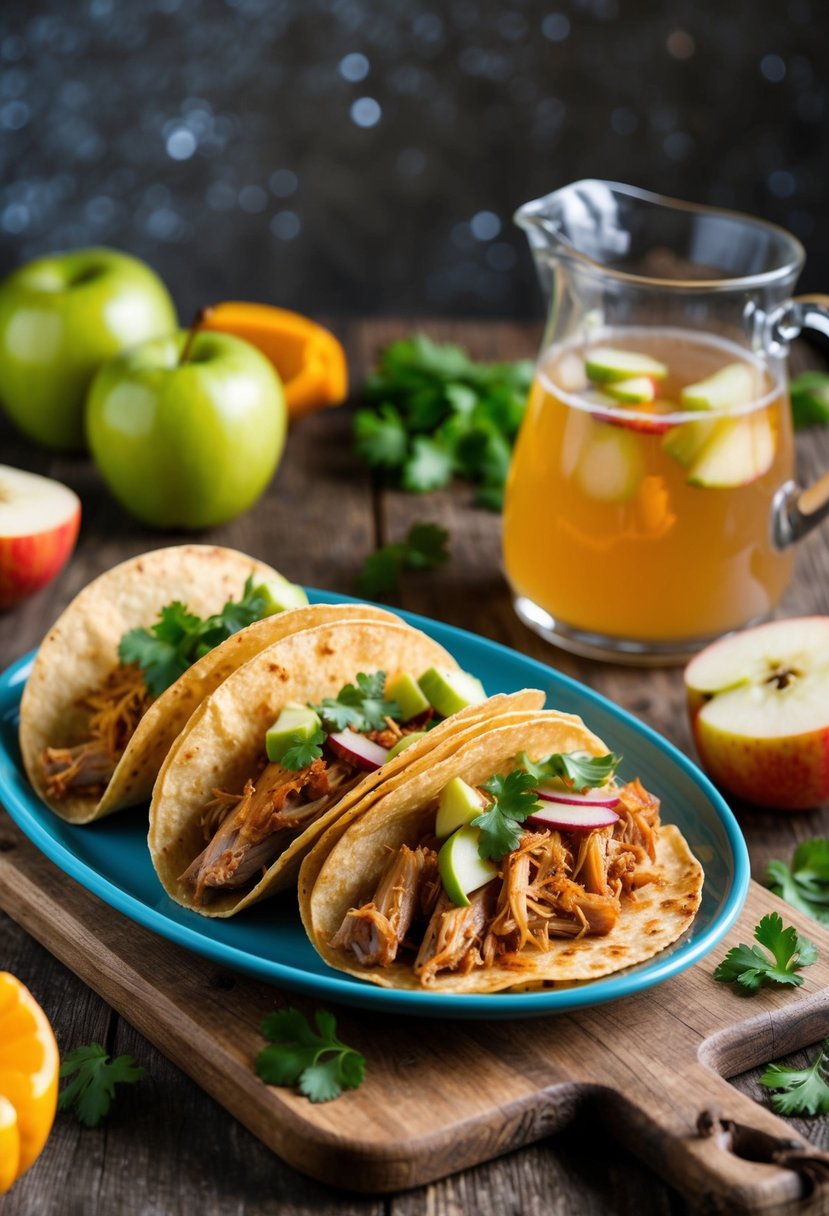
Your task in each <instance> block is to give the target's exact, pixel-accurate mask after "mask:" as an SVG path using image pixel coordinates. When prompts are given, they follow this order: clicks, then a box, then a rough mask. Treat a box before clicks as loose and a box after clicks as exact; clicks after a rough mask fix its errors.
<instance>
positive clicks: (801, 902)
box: [766, 836, 829, 925]
mask: <svg viewBox="0 0 829 1216" xmlns="http://www.w3.org/2000/svg"><path fill="white" fill-rule="evenodd" d="M766 881H767V882H768V884H769V886H770V887H771V889H772V891H773V892H774V894H775V895H779V896H780V897H781V899H785V901H786V903H787V904H791V905H792V907H793V908H797V909H798V911H800V912H805V913H806V915H807V916H813V917H814V918H815V920H817V921H820V923H821V924H822V925H829V840H827V839H826V838H825V837H822V836H816V837H814V838H813V839H811V840H803V841H801V843H800V844H799V845H798V846H797V848H796V849H795V851H794V855H793V856H792V861H791V866H790V867H789V866H787V865H786V863H785V862H784V861H777V860H775V861H770V862H769V864H768V868H767V870H766Z"/></svg>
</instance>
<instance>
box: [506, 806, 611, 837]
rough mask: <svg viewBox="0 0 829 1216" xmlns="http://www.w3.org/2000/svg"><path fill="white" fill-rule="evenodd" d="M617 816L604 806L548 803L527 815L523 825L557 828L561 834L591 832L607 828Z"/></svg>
mask: <svg viewBox="0 0 829 1216" xmlns="http://www.w3.org/2000/svg"><path fill="white" fill-rule="evenodd" d="M618 818H619V816H618V815H617V814H616V812H615V811H613V810H610V809H609V807H606V806H591V807H583V806H564V805H563V803H556V804H555V805H554V804H553V803H549V804H548V805H545V806H544V807H543V808H542V809H541V810H538V811H533V813H532V814H531V815H528V816H527V818H526V820H525V823H528V824H532V826H533V827H537V828H559V829H560V830H561V831H563V832H592V831H594V830H595V829H596V828H609V827H610V826H611V824H614V823H615V822H616V820H617V819H618Z"/></svg>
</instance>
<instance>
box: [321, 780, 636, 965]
mask: <svg viewBox="0 0 829 1216" xmlns="http://www.w3.org/2000/svg"><path fill="white" fill-rule="evenodd" d="M619 794H620V799H621V800H620V803H619V806H618V808H617V809H618V811H619V819H618V820H617V821H616V823H615V824H614V825H613V826H612V828H611V827H607V828H601V829H596V830H595V831H592V832H586V833H585V832H560V831H554V830H542V831H529V830H528V831H525V832H523V833H522V836H521V840H520V842H519V844H518V847H517V848H515V849H514V850H513V851H512V852H511V853H508V854H507V855H506V856H505V857H504V858H502V860H501V863H500V870H499V874H498V877H497V878H494V879H492V881H491V882H489V883H487V884H486V885H485V886H483V887H480V888H479V889H478V890H477V891H475V892H474V893H472V894H471V895H470V897H469V899H470V902H469V906H468V907H457V906H456V905H455V904H454V903H452V901H451V900H450V898H449V896H448V895H447V894H446V893H445V892H444V891H443V890H442V888H440V885H439V880H437V881H435V879H434V875H435V874H436V869H437V867H436V860H435V862H434V866H433V863H432V862H431V861H426V860H423V861H420V860H419V858H420V857H421V856H422V857H423V858H424V859H425V858H426V857H427V855H428V857H429V858H435V856H436V855H435V854H434V852H433V850H431V849H429V848H426V847H425V846H424V845H423V844H421V845H420V846H419V847H418V848H417V849H415V850H412V849H410V848H408V847H407V846H406V845H402V846H401V847H400V849H399V850H397V852H395V853H394V854H393V856H392V858H391V860H390V861H389V864H388V866H387V868H386V870H385V872H384V874H383V877H382V879H381V881H380V884H379V885H378V887H377V890H376V892H375V894H374V898H373V899H372V900H371V901H370V902H369V903H367V904H364V905H362V906H361V907H359V908H352V909H351V910H350V911H349V912H348V913H347V914H346V917H345V919H344V921H343V923H342V925H341V926H340V928H339V929H338V931H337V933H336V934H335V935H334V937H333V938H332V939H331V942H330V945H331V946H332V947H333V948H335V949H342V950H344V951H347V952H350V953H352V954H353V955H354V957H355V958H356V959H357V960H358V961H359V962H361V963H363V964H368V965H377V966H388V965H389V964H390V963H391V962H393V961H394V959H395V958H396V957H397V955H398V953H399V951H400V949H401V948H402V949H407V950H410V951H414V954H415V957H414V963H413V967H414V972H415V975H417V976H418V978H419V979H420V982H421V984H423V985H424V986H426V987H428V986H430V985H433V984H434V982H435V979H436V977H437V975H438V974H439V973H440V972H454V973H456V974H466V973H467V972H469V971H471V970H473V969H474V968H476V967H482V968H487V967H493V966H496V965H500V966H508V967H513V968H516V969H520V968H521V967H522V966H526V965H528V964H529V963H530V961H531V960H532V958H533V956H534V955H535V954H536V953H537V952H543V951H546V950H549V949H550V948H551V946H552V944H553V941H554V940H555V939H556V938H574V939H575V938H579V937H582V936H586V935H595V936H604V935H605V934H608V933H610V932H611V930H612V929H613V928H614V926H615V925H616V922H617V920H618V918H619V915H620V912H621V908H622V899H623V898H629V899H634V898H635V891H636V889H637V888H638V887H640V886H642V885H644V884H645V883H647V882H651V881H653V879H654V878H655V873H654V871H653V870H652V868H651V864H650V863H652V862H653V861H654V859H655V846H656V833H657V831H658V828H659V801H658V799H656V798H654V797H652V796H651V795H650V794H648V793H647V792H646V790H644V789H643V787H642V785H641V784H640V783H639V781H638V780H637V781H633V782H631V783H630V784H629V785H626V786H624V787H623V788H622V789H621V790H620V791H619ZM430 883H431V886H430V885H429V884H430ZM427 889H428V890H429V892H430V898H429V901H427V902H426V903H424V902H423V897H424V894H425V893H426V891H427ZM438 892H439V894H438ZM395 916H397V917H398V919H397V920H394V917H395ZM418 925H420V926H421V927H422V926H424V925H425V928H422V933H421V936H420V940H419V944H418V942H417V940H415V932H414V931H415V929H416V928H417V927H418Z"/></svg>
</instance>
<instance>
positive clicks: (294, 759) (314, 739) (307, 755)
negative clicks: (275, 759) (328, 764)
mask: <svg viewBox="0 0 829 1216" xmlns="http://www.w3.org/2000/svg"><path fill="white" fill-rule="evenodd" d="M324 742H325V731H324V730H322V729H321V728H317V730H315V731H314V733H313V735H311V736H310V737H309V738H308V739H300V740H299V742H298V743H294V744H293V746H292V747H289V748H288V750H287V751H286V752H285V754H284V755H283V757H282V759H281V760H280V762H279V763H280V764H281V765H282V767H283V768H289V769H291V770H292V771H295V770H296V769H300V768H307V767H308V765H309V764H312V763H313V761H314V760H319V758H320V756H321V755H322V745H323V743H324Z"/></svg>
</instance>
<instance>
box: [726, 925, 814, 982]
mask: <svg viewBox="0 0 829 1216" xmlns="http://www.w3.org/2000/svg"><path fill="white" fill-rule="evenodd" d="M754 940H755V941H757V942H759V946H746V945H744V944H742V943H741V944H740V945H739V946H733V947H732V948H731V950H729V951H728V954H726V956H725V958H724V959H723V960H722V962H721V963H720V964H719V966H718V967H717V968H716V970H715V971H714V979H715V980H719V981H720V982H721V983H723V984H731V983H733V982H734V981H736V982H737V983H738V984H739V985H740V986H741V987H743V988H745V989H746V991H748V992H758V991H759V989H760V988H761V987H762V986H763V984H765V983H768V982H771V983H774V984H786V985H791V986H792V987H795V988H798V987H800V985H801V984H802V983H803V976H802V975H798V974H797V973H798V971H800V970H801V969H802V968H803V967H809V966H811V964H812V963H813V962H815V960H816V959H817V946H815V944H814V942H810V941H808V940H807V939H806V938H805V937H801V936H800V935H799V933H798V932H797V930H796V929H795V928H794V926H793V925H788V926H786V927H785V928H784V926H783V920H782V917H781V916H780V915H779V914H778V913H777V912H769V913H767V915H766V916H764V917H763V918H762V920H761V921H760V923H759V924H758V925H757V927H756V928H755V930H754ZM760 946H765V947H766V948H767V950H761V949H760ZM767 951H769V952H770V954H771V957H769V953H767Z"/></svg>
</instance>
